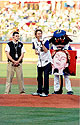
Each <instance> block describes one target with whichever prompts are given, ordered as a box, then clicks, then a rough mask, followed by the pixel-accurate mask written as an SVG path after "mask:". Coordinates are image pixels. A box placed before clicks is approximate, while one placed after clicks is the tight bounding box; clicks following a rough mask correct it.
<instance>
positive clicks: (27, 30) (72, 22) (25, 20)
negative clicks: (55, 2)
mask: <svg viewBox="0 0 80 125" xmlns="http://www.w3.org/2000/svg"><path fill="white" fill-rule="evenodd" d="M79 15H80V10H79V9H78V10H75V9H74V8H71V10H70V11H69V10H68V9H64V10H59V11H55V10H54V11H51V10H50V8H48V9H46V8H44V9H43V10H32V9H28V8H27V7H23V8H21V9H17V10H14V9H13V5H9V6H5V7H4V8H2V9H0V40H3V41H6V40H9V38H10V37H11V34H12V32H13V31H19V33H20V39H21V40H22V41H23V42H27V41H29V42H30V41H31V39H32V38H33V37H34V31H35V29H36V28H41V29H42V30H43V32H44V36H46V34H47V36H50V35H51V33H53V32H54V31H55V30H56V29H63V30H66V31H67V32H69V34H70V33H71V34H79V33H80V16H79Z"/></svg>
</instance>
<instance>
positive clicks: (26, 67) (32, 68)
mask: <svg viewBox="0 0 80 125" xmlns="http://www.w3.org/2000/svg"><path fill="white" fill-rule="evenodd" d="M6 72H7V64H0V77H6ZM23 74H24V77H25V78H35V77H37V66H36V64H23ZM50 78H53V75H50ZM70 78H80V65H79V64H77V66H76V76H70Z"/></svg>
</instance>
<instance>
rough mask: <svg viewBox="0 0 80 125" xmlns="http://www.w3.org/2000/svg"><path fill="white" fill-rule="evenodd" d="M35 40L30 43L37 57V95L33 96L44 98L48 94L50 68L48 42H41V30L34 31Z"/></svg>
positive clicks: (50, 60) (50, 59)
mask: <svg viewBox="0 0 80 125" xmlns="http://www.w3.org/2000/svg"><path fill="white" fill-rule="evenodd" d="M35 37H36V38H35V39H34V40H33V41H32V43H33V49H35V54H37V55H38V63H37V72H38V76H37V80H38V90H37V93H33V95H40V96H42V97H46V96H48V94H49V71H50V68H51V62H52V58H51V54H50V51H49V41H48V40H46V41H43V40H42V30H41V29H37V30H36V31H35ZM43 73H44V86H43Z"/></svg>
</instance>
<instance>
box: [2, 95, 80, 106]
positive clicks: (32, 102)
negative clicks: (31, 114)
mask: <svg viewBox="0 0 80 125" xmlns="http://www.w3.org/2000/svg"><path fill="white" fill-rule="evenodd" d="M79 98H80V96H77V95H64V94H63V95H57V94H56V95H49V96H48V97H39V96H32V95H18V94H10V95H9V94H0V106H17V107H54V108H80V105H79Z"/></svg>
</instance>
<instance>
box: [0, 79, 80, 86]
mask: <svg viewBox="0 0 80 125" xmlns="http://www.w3.org/2000/svg"><path fill="white" fill-rule="evenodd" d="M70 80H71V83H72V86H73V87H80V79H70ZM5 83H6V78H0V84H5ZM12 83H13V84H17V80H16V78H13V82H12ZM49 83H50V86H52V85H53V84H54V79H53V78H50V81H49ZM24 84H25V85H37V79H36V78H24Z"/></svg>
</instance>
